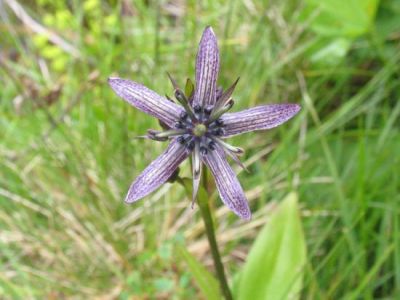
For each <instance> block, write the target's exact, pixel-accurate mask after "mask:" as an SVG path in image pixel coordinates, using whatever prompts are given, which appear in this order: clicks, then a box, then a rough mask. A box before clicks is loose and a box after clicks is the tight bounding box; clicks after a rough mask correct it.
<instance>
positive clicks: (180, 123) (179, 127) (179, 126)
mask: <svg viewBox="0 0 400 300" xmlns="http://www.w3.org/2000/svg"><path fill="white" fill-rule="evenodd" d="M174 126H175V128H178V129H185V125H183V123H182V122H181V121H179V122H176V123H175V125H174Z"/></svg>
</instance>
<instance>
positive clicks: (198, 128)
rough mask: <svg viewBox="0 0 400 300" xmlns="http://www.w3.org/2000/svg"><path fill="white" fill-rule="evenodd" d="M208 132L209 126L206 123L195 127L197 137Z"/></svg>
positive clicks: (194, 132)
mask: <svg viewBox="0 0 400 300" xmlns="http://www.w3.org/2000/svg"><path fill="white" fill-rule="evenodd" d="M206 132H207V127H206V125H204V124H197V125H196V126H195V127H194V128H193V134H194V135H195V136H197V137H201V136H203V135H205V134H206Z"/></svg>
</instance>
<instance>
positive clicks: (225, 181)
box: [203, 146, 251, 220]
mask: <svg viewBox="0 0 400 300" xmlns="http://www.w3.org/2000/svg"><path fill="white" fill-rule="evenodd" d="M203 161H204V163H205V164H206V165H207V166H208V168H209V169H210V170H211V173H212V174H213V175H214V179H215V183H216V185H217V188H218V191H219V195H220V197H221V199H222V202H224V203H225V205H226V206H228V207H229V208H230V209H231V210H232V211H233V212H234V213H235V214H237V215H238V216H239V217H241V218H242V219H245V220H250V218H251V212H250V209H249V205H248V203H247V200H246V196H245V195H244V192H243V189H242V187H241V186H240V183H239V180H238V179H237V177H236V174H235V172H234V171H233V170H232V168H231V166H230V165H229V163H228V161H227V160H226V156H225V153H224V151H223V150H222V149H220V148H219V146H217V148H216V149H215V150H214V151H211V152H209V154H207V155H206V156H204V157H203Z"/></svg>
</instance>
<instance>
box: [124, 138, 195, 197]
mask: <svg viewBox="0 0 400 300" xmlns="http://www.w3.org/2000/svg"><path fill="white" fill-rule="evenodd" d="M187 156H188V152H187V151H186V149H185V147H184V146H182V145H181V144H180V143H179V142H178V141H176V139H175V140H173V141H172V142H171V143H170V144H169V146H168V148H167V149H166V150H165V152H164V153H162V154H161V155H160V156H159V157H158V158H157V159H156V160H154V161H153V162H152V163H151V164H150V165H149V166H148V167H147V168H146V169H145V170H144V171H143V172H142V174H140V175H139V177H137V178H136V180H135V181H134V182H133V183H132V185H131V187H130V188H129V191H128V195H127V196H126V198H125V202H127V203H133V202H135V201H137V200H139V199H141V198H143V197H145V196H147V195H148V194H150V193H151V192H153V191H154V190H156V189H157V188H158V187H159V186H160V185H162V184H163V183H165V182H166V181H167V180H168V179H169V178H170V177H171V175H172V174H173V173H174V171H175V170H176V169H177V168H178V166H179V165H180V163H181V162H182V161H184V160H185V159H186V158H187Z"/></svg>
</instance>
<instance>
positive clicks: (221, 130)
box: [214, 128, 225, 136]
mask: <svg viewBox="0 0 400 300" xmlns="http://www.w3.org/2000/svg"><path fill="white" fill-rule="evenodd" d="M224 133H225V130H223V129H222V128H217V129H216V130H215V131H214V134H215V135H218V136H221V135H223V134H224Z"/></svg>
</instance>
